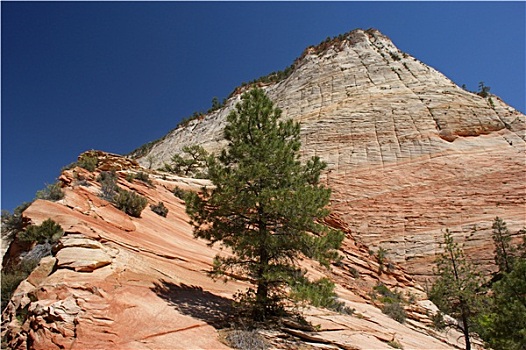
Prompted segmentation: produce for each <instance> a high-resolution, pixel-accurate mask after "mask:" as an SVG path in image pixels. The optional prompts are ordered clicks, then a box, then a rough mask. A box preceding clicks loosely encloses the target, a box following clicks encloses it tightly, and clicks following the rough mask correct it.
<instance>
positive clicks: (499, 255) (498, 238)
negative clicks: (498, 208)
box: [492, 216, 515, 273]
mask: <svg viewBox="0 0 526 350" xmlns="http://www.w3.org/2000/svg"><path fill="white" fill-rule="evenodd" d="M492 228H493V235H492V238H493V242H494V243H495V263H496V264H497V266H498V267H499V272H500V273H504V272H506V273H510V272H511V268H512V266H513V260H514V256H513V254H514V252H515V249H514V248H513V247H512V246H511V244H510V242H511V233H510V231H509V230H508V228H507V227H506V223H505V222H504V220H502V219H501V218H499V217H498V216H497V217H496V218H495V221H493V226H492Z"/></svg>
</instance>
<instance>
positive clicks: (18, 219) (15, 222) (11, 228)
mask: <svg viewBox="0 0 526 350" xmlns="http://www.w3.org/2000/svg"><path fill="white" fill-rule="evenodd" d="M30 205H31V202H24V203H22V204H20V205H19V206H18V207H16V208H15V210H13V214H11V213H10V212H9V211H8V210H2V237H8V238H9V237H12V236H13V235H14V234H16V233H17V232H19V231H22V229H23V228H24V218H23V217H22V212H23V211H24V210H26V209H27V207H29V206H30Z"/></svg>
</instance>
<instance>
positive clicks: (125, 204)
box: [113, 189, 148, 218]
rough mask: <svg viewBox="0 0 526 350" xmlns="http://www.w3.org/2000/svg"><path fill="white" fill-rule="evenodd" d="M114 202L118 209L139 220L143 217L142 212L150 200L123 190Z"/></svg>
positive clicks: (118, 193) (119, 191)
mask: <svg viewBox="0 0 526 350" xmlns="http://www.w3.org/2000/svg"><path fill="white" fill-rule="evenodd" d="M113 202H114V204H115V206H116V207H117V208H119V209H120V210H122V211H123V212H125V213H126V214H128V215H130V216H134V217H137V218H138V217H141V212H142V211H143V209H144V208H146V205H147V204H148V200H147V199H146V198H144V197H143V196H141V195H139V194H136V193H135V192H130V191H126V190H123V189H118V191H117V195H116V196H115V197H114V200H113Z"/></svg>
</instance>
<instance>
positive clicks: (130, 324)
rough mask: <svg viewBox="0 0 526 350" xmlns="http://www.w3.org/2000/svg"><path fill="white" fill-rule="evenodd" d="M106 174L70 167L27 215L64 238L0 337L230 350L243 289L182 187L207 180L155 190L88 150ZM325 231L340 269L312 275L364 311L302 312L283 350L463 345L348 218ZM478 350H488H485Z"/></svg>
mask: <svg viewBox="0 0 526 350" xmlns="http://www.w3.org/2000/svg"><path fill="white" fill-rule="evenodd" d="M90 154H91V155H92V156H93V155H96V156H97V158H98V168H97V169H96V170H95V171H93V172H90V171H87V170H85V169H83V168H80V167H75V168H73V169H70V170H66V171H64V172H63V173H62V175H61V177H60V183H61V185H62V187H63V191H64V192H65V197H64V198H63V199H61V200H59V201H57V202H51V201H47V200H36V201H35V202H33V203H32V204H31V206H29V208H27V209H26V210H25V211H24V216H25V218H26V219H27V220H29V221H30V222H31V223H33V224H41V223H42V222H43V221H44V220H46V219H48V218H51V219H53V220H55V221H56V222H58V223H59V224H60V225H61V226H62V228H63V229H64V231H65V234H64V236H63V237H62V239H61V240H60V242H59V244H58V245H57V246H56V247H55V248H54V252H53V255H52V256H47V257H44V258H43V259H42V260H41V261H40V264H39V265H38V266H37V267H36V269H35V270H34V271H33V272H32V273H31V274H30V275H29V277H28V278H27V279H26V280H24V281H23V282H22V283H21V284H20V285H19V287H18V288H17V289H16V291H15V292H14V295H13V297H12V299H11V300H10V302H9V304H8V305H7V307H6V308H5V310H4V312H3V314H2V337H3V340H5V341H6V343H5V344H4V345H6V346H8V347H9V348H10V349H26V348H29V349H227V348H229V347H228V346H227V345H226V344H228V343H227V342H225V341H224V339H225V338H227V337H228V335H229V334H231V332H232V331H231V330H230V327H231V325H232V324H233V321H234V317H235V312H234V311H233V310H232V300H233V295H234V294H235V293H236V292H237V291H238V290H240V289H246V288H247V286H248V285H247V284H245V283H244V282H229V283H227V284H225V283H223V282H222V281H217V282H214V281H213V280H211V279H210V278H209V277H208V276H207V274H206V271H209V270H210V269H211V268H212V261H213V257H214V256H215V255H216V254H217V253H218V252H219V250H218V249H217V247H209V246H207V245H206V243H205V242H204V241H200V240H196V239H194V238H193V235H192V229H191V226H190V225H189V223H188V220H189V219H188V217H187V215H186V214H185V206H184V202H183V201H182V200H181V199H179V198H177V197H176V196H175V195H174V193H173V189H174V188H176V187H177V188H179V189H181V190H199V189H200V188H201V187H202V186H206V185H207V183H206V181H204V180H195V179H188V178H181V177H176V176H173V175H169V174H166V173H164V174H163V173H157V172H150V175H149V179H150V183H147V182H144V181H140V180H137V179H135V180H131V177H130V174H137V173H138V172H141V171H142V172H143V171H146V170H145V169H142V168H140V167H139V166H138V164H137V163H136V162H134V161H131V160H128V159H125V158H121V157H118V156H116V155H110V154H106V153H104V152H93V151H92V152H90ZM109 169H114V170H117V174H118V185H119V186H120V187H121V188H124V189H128V190H133V191H135V192H136V193H139V194H140V195H142V196H145V197H146V198H147V200H148V202H149V204H157V203H158V202H159V201H162V202H163V203H164V205H165V206H166V208H168V210H169V211H168V214H167V216H166V217H162V216H159V215H157V214H156V213H154V212H153V211H152V210H150V209H149V208H146V209H144V210H143V212H142V213H141V215H140V217H139V218H135V217H131V216H129V215H127V214H125V213H124V212H122V211H120V210H118V209H116V208H115V207H114V206H113V205H111V204H110V203H108V202H107V201H105V200H103V199H101V198H100V193H101V184H100V183H99V182H98V181H97V178H98V177H99V176H100V173H101V171H103V170H109ZM327 224H328V225H331V226H333V227H336V228H338V229H341V230H343V231H344V232H345V234H346V238H345V241H344V245H343V248H342V256H343V259H342V261H341V263H339V264H338V265H335V266H333V267H332V269H331V270H330V271H328V270H326V269H324V268H321V267H320V266H319V265H318V264H314V263H312V262H311V261H308V260H304V261H302V262H301V263H302V265H303V267H305V268H306V269H308V270H309V271H310V273H311V274H312V275H313V276H322V275H329V276H330V277H331V278H332V279H333V280H334V281H335V282H336V283H337V293H338V296H339V300H340V301H341V302H343V303H344V304H345V306H346V307H348V308H352V309H354V312H352V313H350V312H346V313H341V312H336V311H331V310H325V309H316V308H306V309H302V312H303V314H304V315H305V317H306V319H307V321H309V322H310V323H311V324H312V325H313V326H315V328H310V327H306V326H305V325H301V324H299V323H297V322H295V321H294V320H293V319H291V320H286V321H285V322H284V323H283V325H282V326H281V327H278V328H274V329H270V330H265V331H262V332H261V334H262V337H263V339H265V341H266V342H267V344H268V345H269V346H270V347H271V348H277V349H389V348H392V347H394V346H403V348H405V349H422V348H426V349H460V348H462V343H461V339H462V337H461V335H460V334H459V333H457V332H455V331H449V332H445V331H437V330H435V329H434V328H433V322H432V319H431V316H432V315H433V314H434V313H435V312H436V307H435V306H434V305H433V304H432V303H430V302H429V301H428V300H426V296H425V292H424V289H423V288H422V287H421V286H420V285H418V284H417V283H416V282H415V281H414V280H413V279H412V278H411V277H410V276H409V275H408V274H407V272H406V271H404V269H403V268H401V267H400V266H398V265H397V264H395V263H387V262H383V266H384V267H385V268H384V272H381V273H380V272H379V269H381V267H380V265H379V261H378V260H377V259H376V258H375V257H374V256H373V255H371V252H370V251H369V250H368V249H367V247H366V246H364V245H363V244H361V243H359V242H357V241H356V240H355V236H354V234H353V233H352V232H351V231H350V229H349V227H348V226H347V225H346V224H345V223H344V222H343V221H342V220H341V218H340V217H339V216H338V215H336V214H333V215H331V216H330V217H329V218H328V219H327ZM17 248H20V242H17V240H15V241H13V243H12V244H11V246H10V249H9V250H8V252H7V254H6V256H5V259H4V260H5V262H6V263H9V261H13V260H16V259H18V258H20V257H23V255H21V254H20V249H17ZM380 283H381V284H383V285H384V286H386V287H387V288H388V289H389V290H391V291H393V292H399V293H400V295H401V297H402V299H403V302H402V304H401V307H402V309H403V310H404V311H403V313H404V314H405V315H406V320H405V322H404V323H400V322H397V321H395V320H394V319H392V318H390V317H388V316H387V315H386V314H384V313H382V311H381V309H380V307H381V306H382V301H381V294H378V293H377V292H375V290H374V287H375V286H378V285H379V284H380ZM477 348H478V347H477Z"/></svg>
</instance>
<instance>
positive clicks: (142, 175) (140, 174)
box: [135, 171, 152, 185]
mask: <svg viewBox="0 0 526 350" xmlns="http://www.w3.org/2000/svg"><path fill="white" fill-rule="evenodd" d="M135 178H136V179H137V180H140V181H142V182H145V183H147V184H149V185H151V184H152V180H150V176H149V175H148V174H147V173H143V172H142V171H141V172H138V173H137V174H136V175H135Z"/></svg>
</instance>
